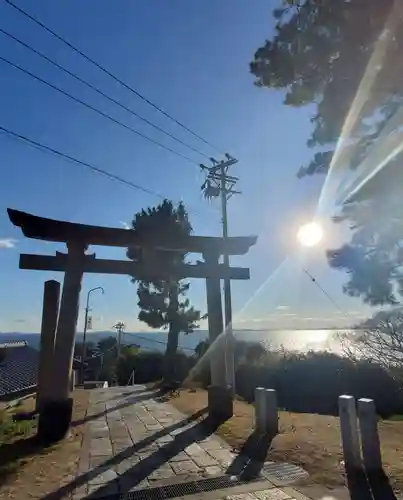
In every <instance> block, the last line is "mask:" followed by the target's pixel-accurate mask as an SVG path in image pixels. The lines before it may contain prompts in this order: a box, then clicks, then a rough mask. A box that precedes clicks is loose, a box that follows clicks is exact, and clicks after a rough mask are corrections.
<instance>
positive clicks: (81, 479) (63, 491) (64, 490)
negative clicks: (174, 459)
mask: <svg viewBox="0 0 403 500" xmlns="http://www.w3.org/2000/svg"><path fill="white" fill-rule="evenodd" d="M206 412H207V408H202V409H201V410H199V411H197V412H196V413H194V414H193V415H190V416H189V417H188V418H185V419H183V420H181V421H180V422H176V423H175V424H172V425H170V426H169V427H165V428H164V429H161V430H159V431H157V432H155V433H154V434H153V435H152V436H149V437H146V438H145V439H142V440H141V441H139V442H138V443H136V444H135V445H133V446H131V447H130V448H127V449H125V450H124V451H122V452H120V453H118V454H116V455H115V456H114V457H112V458H109V459H108V460H105V462H102V463H101V464H100V465H98V466H97V467H95V468H94V469H92V470H90V471H88V472H86V473H84V474H82V475H80V476H78V477H76V478H75V479H74V480H73V481H71V482H70V483H68V484H66V485H64V486H62V487H61V488H59V489H58V490H56V491H53V492H51V493H49V494H47V495H45V496H43V497H42V499H41V500H61V499H62V498H65V497H67V496H68V495H69V494H70V493H71V492H72V491H73V490H75V489H76V488H80V487H81V486H84V485H85V484H86V483H88V482H89V481H91V480H93V479H95V478H96V477H97V476H99V475H100V474H102V473H103V472H105V470H106V469H108V468H111V467H114V466H116V465H118V464H119V463H121V462H122V461H123V460H125V459H127V458H129V457H131V456H132V455H133V454H134V453H136V452H138V451H140V450H142V449H143V448H146V447H147V446H149V445H151V444H152V443H153V442H154V441H156V440H157V439H159V438H162V437H163V436H166V435H168V434H170V433H171V432H172V431H175V430H177V429H180V428H181V427H184V426H186V425H188V424H190V423H191V422H194V421H195V420H198V419H199V418H200V417H202V416H203V415H204V414H205V413H206ZM196 425H198V424H196ZM195 427H196V426H195ZM184 432H186V431H184ZM212 432H214V431H212ZM182 434H183V433H182ZM182 434H180V435H182ZM175 441H176V440H175ZM189 444H190V442H189ZM186 446H188V445H186ZM186 446H185V447H186ZM160 449H161V450H162V449H163V448H160ZM173 451H174V450H173V449H170V453H173ZM177 453H178V451H176V452H175V453H173V455H172V456H175V455H176V454H177ZM167 460H169V458H168V459H167ZM144 462H145V460H142V461H141V464H143V463H144ZM155 462H156V463H158V462H159V459H156V460H155ZM138 465H140V464H138ZM147 466H148V468H149V469H150V467H151V463H150V462H149V463H148V464H147ZM158 466H159V465H157V467H158ZM133 469H134V468H133ZM133 469H131V471H133ZM152 470H154V469H152ZM120 477H122V476H120ZM144 477H145V476H144ZM135 482H136V483H138V482H140V481H135ZM112 483H113V481H112ZM109 484H110V483H107V484H106V485H105V487H104V488H100V489H99V490H97V494H96V495H95V493H94V495H93V496H91V495H88V497H86V498H97V497H99V496H100V493H101V491H102V490H104V491H107V488H108V485H109Z"/></svg>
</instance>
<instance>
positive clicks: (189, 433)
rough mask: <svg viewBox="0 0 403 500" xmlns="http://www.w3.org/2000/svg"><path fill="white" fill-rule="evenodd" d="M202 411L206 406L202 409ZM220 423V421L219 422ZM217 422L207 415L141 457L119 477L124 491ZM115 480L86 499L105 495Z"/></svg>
mask: <svg viewBox="0 0 403 500" xmlns="http://www.w3.org/2000/svg"><path fill="white" fill-rule="evenodd" d="M202 411H203V412H204V413H205V412H206V411H207V408H205V409H204V410H202ZM192 417H193V420H197V419H198V418H199V417H200V412H197V414H194V415H192ZM221 423H222V422H221ZM221 423H218V422H214V423H213V422H212V421H211V420H210V419H209V417H208V416H207V417H206V418H204V419H203V420H201V421H199V422H197V423H196V424H195V425H193V426H192V427H190V428H188V429H185V430H184V431H183V432H181V433H180V434H176V435H175V439H174V440H173V441H171V442H168V443H167V444H165V445H163V446H161V447H160V448H158V449H157V450H155V452H154V453H152V454H151V455H149V456H147V457H146V458H144V459H142V460H141V461H140V462H139V463H138V464H136V465H134V466H133V467H132V468H131V469H129V470H128V471H126V472H125V473H124V474H122V475H121V476H120V477H119V483H120V484H123V485H124V487H123V489H124V491H129V490H130V489H131V488H133V487H135V486H137V485H138V484H139V483H141V482H142V481H143V480H144V479H146V478H147V477H148V476H150V474H152V473H153V472H154V471H155V470H157V469H159V468H160V467H161V466H162V465H163V464H165V463H167V462H168V461H169V460H171V459H172V458H174V457H175V456H176V455H178V454H179V453H181V452H183V451H184V450H185V448H187V447H188V446H190V445H191V444H192V443H195V442H197V441H200V440H202V439H204V438H206V437H208V436H210V435H211V434H214V432H215V431H216V430H217V428H218V427H219V426H220V425H221ZM115 481H116V480H114V481H111V482H110V483H106V484H105V485H104V486H101V487H100V488H99V489H97V490H96V491H95V492H94V493H90V494H89V495H88V496H87V497H86V498H87V499H96V498H100V497H102V496H106V495H107V494H108V493H109V492H110V485H111V483H114V482H115Z"/></svg>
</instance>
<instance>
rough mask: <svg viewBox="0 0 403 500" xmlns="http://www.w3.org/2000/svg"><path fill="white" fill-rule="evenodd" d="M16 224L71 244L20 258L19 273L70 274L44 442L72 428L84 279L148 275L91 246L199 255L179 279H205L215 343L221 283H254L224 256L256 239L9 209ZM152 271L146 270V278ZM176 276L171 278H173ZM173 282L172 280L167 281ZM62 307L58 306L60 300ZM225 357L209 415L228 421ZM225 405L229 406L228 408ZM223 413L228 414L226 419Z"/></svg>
mask: <svg viewBox="0 0 403 500" xmlns="http://www.w3.org/2000/svg"><path fill="white" fill-rule="evenodd" d="M8 214H9V218H10V220H11V222H12V223H13V224H14V225H15V226H18V227H20V228H21V230H22V232H23V234H24V235H25V236H26V237H28V238H34V239H38V240H45V241H53V242H58V243H66V245H67V250H68V252H67V254H63V253H59V252H57V253H56V255H54V256H46V255H29V254H28V255H27V254H22V255H21V256H20V268H21V269H32V270H48V271H62V272H64V273H65V275H64V282H63V291H62V297H61V301H60V310H59V314H58V320H57V328H56V340H55V349H54V360H53V363H51V364H52V367H53V368H52V384H51V388H52V389H51V391H50V394H49V399H48V400H47V401H44V402H43V404H42V405H41V414H40V420H39V423H40V424H42V425H39V427H40V428H41V429H42V431H41V434H43V435H44V436H45V440H48V441H56V440H59V439H62V438H63V437H64V436H65V434H66V432H67V430H68V428H69V425H70V421H71V416H72V399H71V397H70V378H71V368H72V360H73V353H74V344H75V336H76V329H77V320H78V312H79V301H80V291H81V283H82V278H83V274H84V273H86V272H89V273H107V274H127V275H131V276H136V275H138V273H140V272H143V273H144V272H145V270H144V266H143V265H141V266H137V267H136V265H135V264H134V263H133V262H131V261H115V260H106V259H97V258H96V257H95V255H88V254H86V250H87V248H88V246H89V245H102V246H113V247H124V248H127V247H131V246H135V247H136V246H137V247H141V248H142V249H143V251H144V254H145V255H147V252H156V251H171V252H172V251H173V252H174V251H180V252H189V253H200V254H202V255H203V257H204V261H205V262H204V263H199V264H194V265H180V266H177V267H176V268H175V270H174V273H175V277H176V278H185V277H188V278H205V279H206V291H207V313H208V328H209V340H210V342H211V343H212V342H214V341H215V340H216V338H217V337H218V336H219V335H220V334H221V333H222V332H223V316H222V303H221V287H220V280H221V279H224V278H230V279H249V269H245V268H230V267H226V266H224V265H222V264H219V258H220V255H222V254H224V253H228V255H243V254H245V253H247V251H248V250H249V248H250V247H251V246H252V245H254V244H255V243H256V240H257V238H256V237H254V236H251V237H232V238H228V239H226V240H223V239H222V238H217V237H205V236H189V237H186V238H183V239H181V240H180V241H179V240H175V241H173V240H172V239H170V238H169V237H166V236H165V237H164V238H161V236H159V235H148V236H147V238H144V237H140V236H139V235H138V234H136V233H135V232H134V231H132V230H126V229H120V228H108V227H102V226H90V225H85V224H77V223H71V222H65V221H58V220H53V219H48V218H43V217H37V216H35V215H32V214H27V213H24V212H20V211H18V210H12V209H8ZM152 273H153V270H152V269H146V274H147V276H152ZM164 277H165V276H164V271H161V270H158V278H160V279H164ZM171 277H172V275H171ZM166 278H167V279H168V276H166ZM56 303H57V301H56ZM225 364H226V363H225V357H224V353H223V351H222V350H219V349H216V350H215V352H214V354H213V355H212V358H211V379H212V385H211V388H210V390H209V411H210V415H211V416H213V417H217V418H221V417H223V416H229V414H230V413H231V412H232V394H231V390H230V389H229V388H228V387H227V381H226V367H225ZM225 402H226V403H227V404H225ZM223 414H224V415H223Z"/></svg>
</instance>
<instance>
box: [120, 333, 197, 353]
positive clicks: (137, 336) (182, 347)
mask: <svg viewBox="0 0 403 500" xmlns="http://www.w3.org/2000/svg"><path fill="white" fill-rule="evenodd" d="M124 334H125V335H131V336H132V337H136V338H138V339H141V340H147V342H154V343H155V344H162V345H167V343H168V342H164V341H162V340H155V339H149V338H147V337H144V336H142V335H137V333H130V332H124ZM140 347H141V346H140ZM178 347H179V349H183V350H184V351H192V352H194V351H195V349H192V348H191V347H184V346H178Z"/></svg>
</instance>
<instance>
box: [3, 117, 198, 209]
mask: <svg viewBox="0 0 403 500" xmlns="http://www.w3.org/2000/svg"><path fill="white" fill-rule="evenodd" d="M0 132H3V133H5V134H7V135H9V136H10V137H12V138H14V139H18V140H21V141H23V142H26V143H27V144H29V145H30V146H32V147H34V148H36V149H38V150H39V151H42V152H47V153H50V154H53V155H55V156H57V157H59V158H63V159H64V160H65V161H68V162H70V163H74V164H78V165H81V166H83V167H86V168H88V169H89V170H91V171H93V172H95V173H98V174H101V175H104V176H105V177H108V178H110V179H111V180H114V181H118V182H120V183H121V184H124V185H126V186H128V187H131V188H133V189H137V190H139V191H142V192H143V193H146V194H149V195H151V196H155V197H157V198H160V199H161V200H165V199H169V196H165V195H163V194H161V193H158V192H157V191H153V190H152V189H148V188H145V187H143V186H141V185H140V184H136V183H134V182H132V181H129V180H127V179H125V178H124V177H121V176H119V175H116V174H112V173H111V172H109V171H107V170H104V169H102V168H99V167H96V166H95V165H92V164H91V163H88V162H85V161H82V160H78V159H77V158H74V157H73V156H71V155H69V154H67V153H62V152H61V151H58V150H57V149H54V148H51V147H50V146H46V145H45V144H41V143H40V142H37V141H34V140H33V139H30V138H29V137H26V136H24V135H21V134H18V133H16V132H13V131H12V130H9V129H8V128H6V127H2V126H1V125H0ZM186 207H187V208H190V209H192V211H193V215H198V216H200V217H204V215H203V214H201V213H200V212H198V211H196V210H194V209H193V208H192V206H191V205H189V204H186Z"/></svg>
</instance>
